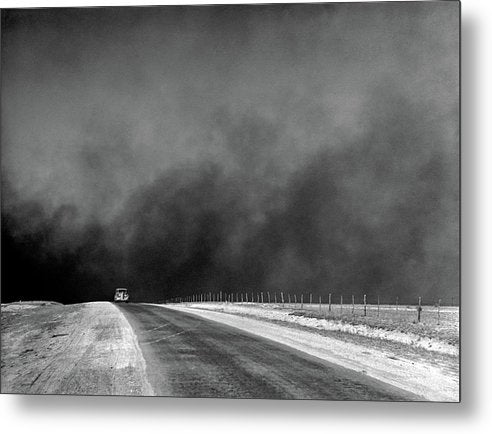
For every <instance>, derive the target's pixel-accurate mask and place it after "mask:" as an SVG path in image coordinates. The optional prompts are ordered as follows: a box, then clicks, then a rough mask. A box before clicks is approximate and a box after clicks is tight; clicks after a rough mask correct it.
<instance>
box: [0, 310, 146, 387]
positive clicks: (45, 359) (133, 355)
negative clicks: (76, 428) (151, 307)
mask: <svg viewBox="0 0 492 434" xmlns="http://www.w3.org/2000/svg"><path fill="white" fill-rule="evenodd" d="M1 319H2V324H1V326H2V342H1V349H2V362H1V391H2V393H28V394H79V395H151V394H152V390H151V388H150V386H149V384H148V382H147V380H146V377H145V362H144V360H143V358H142V355H141V353H140V349H139V347H138V344H137V342H136V337H135V335H134V333H133V331H132V329H131V327H130V325H129V324H128V321H127V320H126V319H125V317H124V316H123V315H122V314H121V312H120V311H119V310H118V309H117V308H116V307H115V306H114V305H113V304H111V303H106V302H98V303H84V304H75V305H68V306H64V305H60V304H55V303H49V302H48V303H42V302H30V303H29V302H28V303H12V304H8V305H6V304H3V305H2V314H1Z"/></svg>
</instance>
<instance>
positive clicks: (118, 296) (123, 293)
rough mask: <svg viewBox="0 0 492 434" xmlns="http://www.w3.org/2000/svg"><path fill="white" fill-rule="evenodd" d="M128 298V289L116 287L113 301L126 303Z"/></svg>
mask: <svg viewBox="0 0 492 434" xmlns="http://www.w3.org/2000/svg"><path fill="white" fill-rule="evenodd" d="M129 298H130V294H128V289H126V288H117V289H116V292H115V294H114V301H115V302H120V301H124V302H125V303H128V299H129Z"/></svg>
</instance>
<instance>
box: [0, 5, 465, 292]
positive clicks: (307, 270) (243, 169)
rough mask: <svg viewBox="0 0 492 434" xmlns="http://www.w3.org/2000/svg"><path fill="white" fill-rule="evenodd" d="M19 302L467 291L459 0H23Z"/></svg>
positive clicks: (13, 93) (7, 75)
mask: <svg viewBox="0 0 492 434" xmlns="http://www.w3.org/2000/svg"><path fill="white" fill-rule="evenodd" d="M1 66H2V83H1V91H2V107H1V108H2V113H1V122H2V130H1V146H2V147H1V152H2V301H4V302H7V301H13V300H18V299H34V298H35V299H53V300H57V301H62V302H78V301H88V300H100V299H109V298H111V296H112V294H113V292H114V288H115V287H119V286H123V287H128V288H129V289H130V291H131V294H132V298H133V299H134V300H148V301H160V300H165V299H167V298H170V297H173V296H177V295H187V294H194V293H198V292H205V291H207V292H208V291H215V290H216V291H219V290H222V291H226V292H240V291H244V290H248V291H267V290H268V291H272V292H273V291H284V292H289V291H291V292H294V291H296V292H297V293H300V292H304V293H307V292H311V293H313V294H316V295H318V294H320V295H323V296H325V295H327V294H328V292H331V293H335V294H336V293H338V294H355V295H356V296H358V297H360V296H361V295H362V294H368V297H372V296H376V295H379V296H380V297H381V299H382V300H387V301H391V300H394V298H395V297H396V296H398V297H399V298H400V300H402V302H412V301H414V299H415V298H416V297H417V296H422V297H423V299H424V302H435V301H436V300H437V299H438V298H442V299H444V300H447V301H448V302H449V301H450V300H451V298H452V297H457V296H458V293H459V96H458V89H459V4H458V3H457V2H436V3H434V2H425V3H399V2H398V3H376V4H370V3H366V4H363V3H359V4H325V5H323V4H318V5H275V6H214V7H206V6H202V7H192V6H189V7H170V6H169V7H159V8H154V7H146V8H145V7H143V8H86V9H39V10H36V9H30V10H28V9H24V10H22V9H17V10H15V9H12V10H3V11H2V65H1Z"/></svg>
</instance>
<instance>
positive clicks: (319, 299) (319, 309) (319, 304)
mask: <svg viewBox="0 0 492 434" xmlns="http://www.w3.org/2000/svg"><path fill="white" fill-rule="evenodd" d="M319 312H320V313H321V295H320V296H319Z"/></svg>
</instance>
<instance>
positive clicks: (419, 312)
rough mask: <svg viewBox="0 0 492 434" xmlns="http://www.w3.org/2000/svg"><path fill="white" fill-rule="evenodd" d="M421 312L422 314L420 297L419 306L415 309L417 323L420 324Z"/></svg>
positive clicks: (420, 298) (420, 299)
mask: <svg viewBox="0 0 492 434" xmlns="http://www.w3.org/2000/svg"><path fill="white" fill-rule="evenodd" d="M421 312H422V297H419V306H418V307H417V322H420V314H421Z"/></svg>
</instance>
